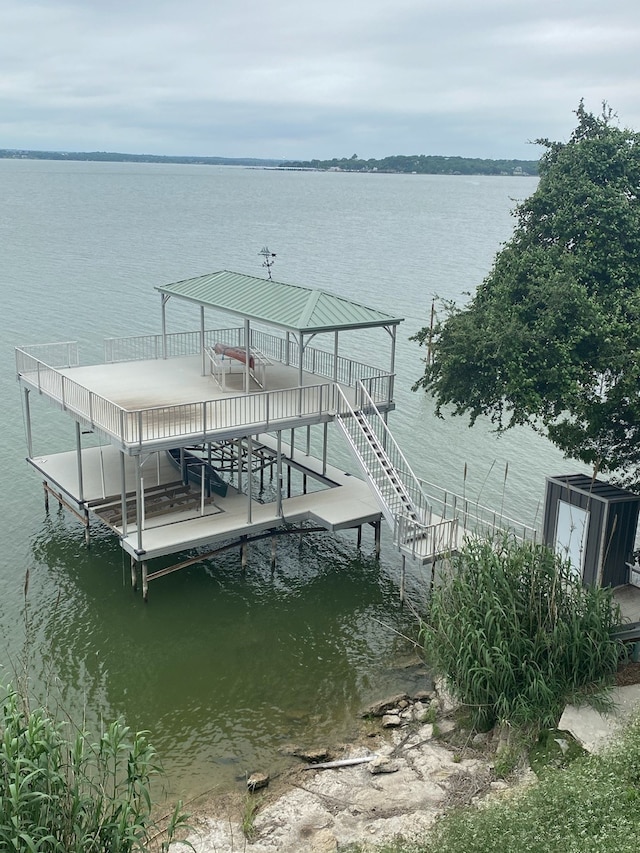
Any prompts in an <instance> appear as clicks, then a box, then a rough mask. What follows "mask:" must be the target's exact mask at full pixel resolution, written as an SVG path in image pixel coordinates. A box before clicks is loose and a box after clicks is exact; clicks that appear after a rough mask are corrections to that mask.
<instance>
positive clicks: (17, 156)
mask: <svg viewBox="0 0 640 853" xmlns="http://www.w3.org/2000/svg"><path fill="white" fill-rule="evenodd" d="M0 158H1V159H4V160H7V159H9V160H81V161H90V162H98V163H178V164H187V165H189V164H191V165H200V166H257V167H264V166H278V165H280V164H281V163H282V160H261V159H259V158H257V157H197V156H195V155H194V156H191V157H178V156H171V155H167V154H121V153H119V152H117V151H31V150H28V149H18V148H0Z"/></svg>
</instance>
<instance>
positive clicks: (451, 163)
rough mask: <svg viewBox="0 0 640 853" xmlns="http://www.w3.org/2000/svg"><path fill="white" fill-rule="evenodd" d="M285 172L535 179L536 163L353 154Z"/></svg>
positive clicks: (301, 163)
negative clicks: (365, 156)
mask: <svg viewBox="0 0 640 853" xmlns="http://www.w3.org/2000/svg"><path fill="white" fill-rule="evenodd" d="M283 167H284V168H289V169H319V170H321V171H329V170H333V171H341V172H403V173H408V174H416V175H537V174H538V162H537V161H536V160H481V159H479V158H477V157H444V156H439V155H425V154H415V155H412V156H405V155H402V154H395V155H393V156H391V157H383V158H382V159H380V160H374V159H369V160H361V159H360V158H359V157H358V155H357V154H354V155H353V156H352V157H349V158H348V159H347V158H346V157H342V158H340V159H338V158H337V157H334V158H333V159H332V160H291V161H287V162H286V163H284V164H283Z"/></svg>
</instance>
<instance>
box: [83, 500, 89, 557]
mask: <svg viewBox="0 0 640 853" xmlns="http://www.w3.org/2000/svg"><path fill="white" fill-rule="evenodd" d="M83 524H84V544H85V545H86V546H87V548H88V547H89V546H90V545H91V531H90V529H89V510H88V509H85V511H84V521H83Z"/></svg>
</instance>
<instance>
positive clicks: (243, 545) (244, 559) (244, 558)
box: [240, 536, 247, 572]
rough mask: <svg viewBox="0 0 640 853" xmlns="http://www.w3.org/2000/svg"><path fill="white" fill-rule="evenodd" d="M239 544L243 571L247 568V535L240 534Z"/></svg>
mask: <svg viewBox="0 0 640 853" xmlns="http://www.w3.org/2000/svg"><path fill="white" fill-rule="evenodd" d="M240 541H241V545H240V564H241V566H242V571H243V572H244V571H245V570H246V568H247V537H246V536H242V537H241V539H240Z"/></svg>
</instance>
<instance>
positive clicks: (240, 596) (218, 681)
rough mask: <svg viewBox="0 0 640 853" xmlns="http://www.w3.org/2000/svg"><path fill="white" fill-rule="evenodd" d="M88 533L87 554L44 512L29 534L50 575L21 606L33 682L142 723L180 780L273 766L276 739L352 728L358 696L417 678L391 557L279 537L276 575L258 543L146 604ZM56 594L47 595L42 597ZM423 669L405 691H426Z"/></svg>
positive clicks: (226, 779) (190, 783)
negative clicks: (29, 616)
mask: <svg viewBox="0 0 640 853" xmlns="http://www.w3.org/2000/svg"><path fill="white" fill-rule="evenodd" d="M94 534H95V535H94V536H93V538H92V545H91V548H90V549H89V550H87V549H86V548H85V547H84V545H83V544H82V535H81V531H80V529H79V528H78V526H77V525H75V524H74V523H73V522H70V521H68V520H67V519H66V517H65V516H57V515H52V516H51V517H50V519H49V521H48V523H47V524H46V525H45V526H44V527H43V529H42V531H41V533H40V534H39V535H38V536H37V537H36V539H35V541H34V543H33V556H34V560H35V565H36V566H37V572H36V580H37V579H38V573H43V575H42V577H44V573H46V583H40V584H38V583H36V587H37V588H36V590H35V591H34V593H33V600H32V602H31V605H30V606H31V608H32V612H33V614H34V621H35V628H36V631H37V632H38V634H39V637H40V643H41V646H42V655H41V658H40V662H41V669H40V672H39V673H38V677H39V678H40V679H43V678H45V677H46V672H47V671H48V670H49V671H51V670H54V671H55V675H56V677H57V679H59V683H60V685H61V687H60V690H61V694H62V700H63V702H64V703H65V704H66V705H67V706H68V707H69V706H73V707H74V708H82V707H84V708H86V709H87V713H88V715H89V717H90V718H91V717H92V718H94V720H95V719H96V717H97V716H98V715H100V714H103V715H105V716H107V717H112V716H115V715H118V714H122V715H123V716H124V717H125V719H126V720H127V722H128V723H129V724H130V725H132V726H133V727H135V728H145V729H150V730H151V731H152V733H153V739H154V743H155V744H156V746H157V747H158V749H159V751H160V753H161V755H162V758H163V760H164V763H165V766H166V767H167V769H168V771H169V772H170V774H171V776H172V780H173V782H174V784H175V785H176V786H177V787H187V788H188V789H189V792H194V791H196V792H197V791H199V790H205V789H209V788H211V787H212V786H214V785H215V784H223V785H228V784H231V783H233V781H234V780H235V779H236V777H237V776H241V775H242V774H243V773H244V772H251V771H252V770H253V769H255V768H256V767H258V766H267V767H269V768H273V767H274V766H282V765H283V762H284V761H285V759H284V758H282V756H280V755H279V752H278V750H279V748H280V747H281V746H282V745H284V744H286V743H289V742H291V741H299V742H302V743H306V744H309V743H313V744H316V743H327V742H334V741H335V740H336V739H339V738H343V737H347V736H348V735H349V734H350V733H351V730H352V728H353V725H354V719H355V718H356V717H357V713H358V711H359V710H360V709H361V707H362V706H363V705H364V704H366V702H367V701H370V700H371V699H373V698H380V693H381V691H386V690H393V689H399V688H400V687H402V686H404V685H406V684H408V682H409V681H410V680H411V679H415V678H416V675H415V672H411V671H410V670H407V669H404V668H401V667H399V668H397V664H398V661H399V660H400V659H401V658H402V659H406V658H407V656H408V655H410V653H411V646H410V644H409V643H408V642H407V641H406V640H404V639H403V638H402V637H401V636H400V634H401V633H404V634H413V635H415V625H414V622H413V618H412V617H411V616H410V614H409V613H408V612H407V611H406V610H402V609H401V608H400V605H399V602H398V590H397V585H396V581H395V578H394V576H393V566H392V564H390V565H387V564H385V563H384V562H383V563H379V562H378V561H376V560H375V559H374V558H373V557H372V556H370V555H367V554H366V552H363V553H358V551H357V549H356V548H355V546H354V544H353V542H352V541H349V540H347V539H334V538H332V537H331V536H329V535H324V534H321V535H318V534H314V535H313V536H309V537H308V538H307V539H305V540H303V542H302V545H301V546H299V545H298V539H297V537H292V538H291V539H289V538H282V539H281V540H279V543H278V562H277V566H276V568H275V570H274V571H273V572H272V571H271V570H270V544H269V543H267V542H261V543H256V544H254V545H252V546H251V549H250V554H249V565H248V567H247V570H246V571H245V572H244V573H243V572H242V570H241V568H240V559H239V555H238V553H236V552H235V551H230V552H227V553H225V554H223V555H221V556H220V557H219V558H218V559H216V560H215V562H214V563H208V564H205V565H199V566H193V567H191V568H189V569H186V570H183V571H181V572H178V573H176V574H175V575H169V576H168V577H166V578H163V579H162V580H159V581H157V582H156V583H154V584H152V586H151V593H150V602H149V604H148V605H146V606H145V605H144V604H143V602H142V601H141V598H140V597H139V595H138V596H136V595H134V594H133V592H132V591H131V590H130V589H128V580H129V578H128V562H127V563H126V566H125V559H123V555H122V554H121V552H120V548H119V546H118V545H117V543H116V542H115V541H114V540H113V539H112V538H109V537H108V536H103V535H101V534H100V533H99V531H98V529H96V530H95V531H94ZM178 559H180V558H179V557H178ZM127 560H128V558H127ZM121 566H122V569H121V570H120V567H121ZM125 569H126V571H125ZM53 589H55V590H56V601H57V603H56V604H55V606H51V602H50V601H49V603H48V604H45V602H44V600H43V599H44V598H45V597H48V598H49V599H50V597H51V595H52V591H53ZM396 632H399V633H396ZM419 673H420V674H419V675H418V676H417V678H418V679H419V680H420V679H421V682H420V684H419V685H417V684H415V683H413V682H412V684H411V686H414V687H415V686H424V683H423V682H425V681H426V678H425V674H424V671H423V670H420V671H419Z"/></svg>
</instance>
